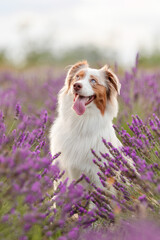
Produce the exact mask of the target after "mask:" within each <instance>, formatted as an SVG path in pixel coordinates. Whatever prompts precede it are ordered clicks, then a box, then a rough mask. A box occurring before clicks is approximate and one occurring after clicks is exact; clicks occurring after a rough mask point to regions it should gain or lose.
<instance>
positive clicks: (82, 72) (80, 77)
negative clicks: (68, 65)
mask: <svg viewBox="0 0 160 240" xmlns="http://www.w3.org/2000/svg"><path fill="white" fill-rule="evenodd" d="M85 74H86V73H85V71H80V72H78V73H77V74H76V76H79V79H82V78H84V76H85Z"/></svg>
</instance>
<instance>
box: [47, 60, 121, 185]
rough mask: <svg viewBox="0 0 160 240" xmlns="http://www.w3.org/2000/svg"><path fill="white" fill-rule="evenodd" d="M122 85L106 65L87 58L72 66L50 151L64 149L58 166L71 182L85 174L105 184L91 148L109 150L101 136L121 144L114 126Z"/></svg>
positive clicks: (115, 145) (59, 106)
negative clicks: (97, 66)
mask: <svg viewBox="0 0 160 240" xmlns="http://www.w3.org/2000/svg"><path fill="white" fill-rule="evenodd" d="M120 88H121V84H120V83H119V80H118V78H117V76H116V75H115V73H113V71H112V70H111V69H110V68H109V67H108V66H107V65H105V66H104V67H102V68H100V69H93V68H90V67H89V65H88V63H87V61H81V62H78V63H76V64H75V65H73V66H72V67H71V68H70V69H69V71H68V74H67V76H66V80H65V84H64V86H63V88H62V89H61V90H60V92H59V95H58V117H57V118H56V119H55V121H54V123H53V125H52V127H51V130H50V150H51V154H52V155H55V154H56V153H58V152H61V155H60V157H59V167H60V169H61V170H65V175H64V178H66V177H68V178H69V181H70V182H71V181H73V180H74V179H78V178H79V177H80V176H81V174H82V173H84V174H85V175H87V176H88V177H89V178H90V179H91V181H92V182H93V183H95V184H96V185H97V186H98V187H102V186H101V183H100V180H99V177H98V175H97V172H98V168H97V166H96V165H95V164H94V163H93V161H92V159H93V154H92V152H91V149H94V151H95V152H96V153H97V154H98V153H100V152H101V153H106V152H107V149H106V147H105V146H104V144H103V142H102V137H103V138H104V139H106V141H107V142H111V143H112V145H113V146H114V147H116V148H119V147H120V146H121V142H120V141H119V140H118V138H117V137H116V134H115V131H114V128H113V126H112V120H113V118H114V117H116V116H117V113H118V102H117V95H118V94H120Z"/></svg>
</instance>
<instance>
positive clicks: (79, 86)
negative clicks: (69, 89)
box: [73, 83, 82, 92]
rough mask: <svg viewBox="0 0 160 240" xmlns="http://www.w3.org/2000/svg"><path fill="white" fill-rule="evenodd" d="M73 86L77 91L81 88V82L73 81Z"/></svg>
mask: <svg viewBox="0 0 160 240" xmlns="http://www.w3.org/2000/svg"><path fill="white" fill-rule="evenodd" d="M73 88H74V90H75V91H76V92H77V91H79V90H80V89H81V88H82V84H81V83H75V84H74V85H73Z"/></svg>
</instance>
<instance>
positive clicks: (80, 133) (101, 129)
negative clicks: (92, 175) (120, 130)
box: [53, 119, 115, 169]
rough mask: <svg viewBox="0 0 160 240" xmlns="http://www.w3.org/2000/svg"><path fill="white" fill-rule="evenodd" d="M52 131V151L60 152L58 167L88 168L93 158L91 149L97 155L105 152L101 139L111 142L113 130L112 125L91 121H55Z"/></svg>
mask: <svg viewBox="0 0 160 240" xmlns="http://www.w3.org/2000/svg"><path fill="white" fill-rule="evenodd" d="M53 131H54V134H53V136H54V146H53V148H54V151H56V152H59V151H60V152H61V153H62V154H61V157H60V165H62V166H63V167H65V168H68V167H69V166H75V167H77V166H78V167H81V168H84V169H85V168H88V169H89V168H90V166H91V165H92V164H93V163H92V160H93V158H94V156H93V154H92V153H91V149H94V151H95V152H96V153H97V154H99V153H100V152H102V153H105V152H107V149H106V147H105V146H104V144H103V142H102V137H103V138H105V139H106V140H107V141H111V142H113V139H114V136H115V134H114V130H113V128H112V124H108V125H107V123H106V124H104V122H102V123H101V122H98V121H97V122H93V121H84V122H83V121H80V122H76V123H74V122H69V121H67V120H66V121H62V119H61V120H60V121H57V122H56V123H55V126H54V128H53Z"/></svg>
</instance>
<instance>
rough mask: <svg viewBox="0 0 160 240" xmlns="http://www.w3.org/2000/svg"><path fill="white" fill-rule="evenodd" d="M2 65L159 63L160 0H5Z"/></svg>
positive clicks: (0, 15) (0, 27) (0, 12)
mask: <svg viewBox="0 0 160 240" xmlns="http://www.w3.org/2000/svg"><path fill="white" fill-rule="evenodd" d="M0 32H1V37H0V66H1V67H4V66H5V67H6V66H13V67H16V68H20V69H21V68H22V69H24V68H28V67H31V66H32V67H34V66H54V67H57V68H58V69H62V68H64V67H65V66H67V65H69V64H73V63H75V62H76V61H78V60H81V59H87V60H88V61H89V63H90V64H93V65H102V64H105V63H108V64H111V65H113V64H115V63H117V64H118V65H119V66H121V67H130V66H132V65H133V64H134V61H135V56H136V54H137V53H138V52H139V55H140V60H139V61H140V63H139V64H140V66H141V67H144V68H145V67H147V68H148V67H151V68H158V66H159V65H160V1H159V0H134V1H128V0H112V1H109V0H99V1H97V0H79V1H75V0H34V1H33V0H12V1H10V0H5V1H2V0H1V7H0Z"/></svg>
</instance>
